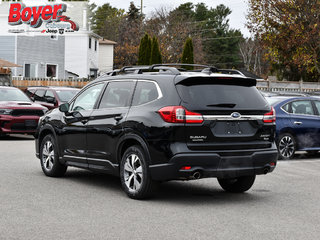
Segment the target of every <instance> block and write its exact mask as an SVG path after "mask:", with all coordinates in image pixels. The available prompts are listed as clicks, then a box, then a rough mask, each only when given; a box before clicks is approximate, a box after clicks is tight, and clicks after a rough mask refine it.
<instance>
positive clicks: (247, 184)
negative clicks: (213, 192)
mask: <svg viewBox="0 0 320 240" xmlns="http://www.w3.org/2000/svg"><path fill="white" fill-rule="evenodd" d="M255 179H256V175H252V176H244V177H237V178H229V179H221V178H218V182H219V184H220V186H221V187H222V188H223V189H224V190H225V191H227V192H231V193H243V192H245V191H248V190H249V189H250V188H251V187H252V185H253V183H254V180H255Z"/></svg>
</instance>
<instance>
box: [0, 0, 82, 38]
mask: <svg viewBox="0 0 320 240" xmlns="http://www.w3.org/2000/svg"><path fill="white" fill-rule="evenodd" d="M84 2H87V1H61V0H56V1H52V0H51V1H43V0H21V1H4V0H2V1H1V3H0V14H1V16H2V17H1V19H0V21H1V26H4V24H3V23H4V22H3V21H4V18H3V16H5V14H7V18H6V21H7V23H6V25H7V28H5V27H1V29H0V31H2V32H4V30H5V31H7V32H8V33H13V34H23V33H37V34H44V35H45V34H65V33H73V32H77V31H79V28H80V26H79V20H80V21H81V23H82V24H86V23H83V17H82V19H81V18H79V17H78V18H77V15H78V13H79V12H80V13H82V11H83V9H82V7H81V6H83V5H81V4H83V3H84ZM85 18H87V16H86V15H85ZM85 21H87V20H85ZM4 28H5V29H4Z"/></svg>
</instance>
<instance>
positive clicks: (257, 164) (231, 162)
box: [150, 149, 278, 181]
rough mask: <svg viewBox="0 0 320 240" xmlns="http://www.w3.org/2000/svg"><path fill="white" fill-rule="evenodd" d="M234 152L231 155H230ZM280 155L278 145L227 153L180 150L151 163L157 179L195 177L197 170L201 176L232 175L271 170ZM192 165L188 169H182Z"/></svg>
mask: <svg viewBox="0 0 320 240" xmlns="http://www.w3.org/2000/svg"><path fill="white" fill-rule="evenodd" d="M230 155H232V156H230ZM277 158H278V151H277V150H276V149H269V150H261V151H256V152H253V153H252V152H246V151H243V152H242V153H240V154H238V155H237V154H232V153H230V152H224V153H221V152H220V153H203V152H202V153H179V154H176V155H175V156H173V157H172V158H171V160H170V161H169V163H166V164H158V165H152V166H150V171H151V177H152V178H153V179H154V180H160V181H165V180H174V179H192V178H193V174H194V173H195V172H199V173H200V176H201V178H205V177H217V178H233V177H240V176H247V175H259V174H266V173H269V172H272V171H273V170H274V169H275V166H276V163H277ZM184 166H190V167H191V169H189V170H181V168H182V167H184Z"/></svg>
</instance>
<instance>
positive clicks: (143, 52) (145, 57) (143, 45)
mask: <svg viewBox="0 0 320 240" xmlns="http://www.w3.org/2000/svg"><path fill="white" fill-rule="evenodd" d="M151 41H152V40H151V38H150V36H149V35H148V34H147V33H146V34H145V35H144V36H143V38H142V39H141V41H140V46H139V56H138V64H139V65H149V63H150V57H151Z"/></svg>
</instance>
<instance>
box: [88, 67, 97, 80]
mask: <svg viewBox="0 0 320 240" xmlns="http://www.w3.org/2000/svg"><path fill="white" fill-rule="evenodd" d="M97 76H98V69H97V68H90V78H91V79H95V78H97Z"/></svg>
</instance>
